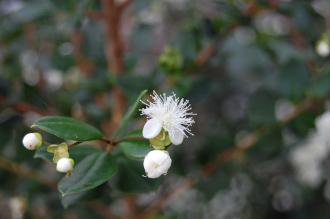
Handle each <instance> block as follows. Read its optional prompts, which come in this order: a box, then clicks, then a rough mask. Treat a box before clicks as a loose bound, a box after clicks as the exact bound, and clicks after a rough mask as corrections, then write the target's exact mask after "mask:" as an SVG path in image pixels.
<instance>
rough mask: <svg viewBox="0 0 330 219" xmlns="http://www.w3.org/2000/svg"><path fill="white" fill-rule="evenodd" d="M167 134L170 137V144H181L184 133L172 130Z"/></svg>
mask: <svg viewBox="0 0 330 219" xmlns="http://www.w3.org/2000/svg"><path fill="white" fill-rule="evenodd" d="M168 134H169V137H170V140H171V142H172V144H174V145H180V144H182V142H183V139H184V135H183V133H182V132H180V131H173V132H169V133H168Z"/></svg>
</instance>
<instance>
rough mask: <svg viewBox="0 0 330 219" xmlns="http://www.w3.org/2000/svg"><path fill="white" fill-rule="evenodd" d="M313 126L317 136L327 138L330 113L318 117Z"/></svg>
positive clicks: (329, 132) (329, 133) (329, 127)
mask: <svg viewBox="0 0 330 219" xmlns="http://www.w3.org/2000/svg"><path fill="white" fill-rule="evenodd" d="M315 126H316V130H317V132H318V133H319V134H321V135H323V136H326V137H328V136H329V135H330V111H328V112H325V113H323V114H322V115H320V116H318V117H317V118H316V120H315Z"/></svg>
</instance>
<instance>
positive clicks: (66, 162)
mask: <svg viewBox="0 0 330 219" xmlns="http://www.w3.org/2000/svg"><path fill="white" fill-rule="evenodd" d="M73 166H74V160H73V159H71V158H66V157H64V158H61V159H59V160H58V161H57V164H56V170H57V171H58V172H62V173H67V172H70V171H71V170H72V169H73Z"/></svg>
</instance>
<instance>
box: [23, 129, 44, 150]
mask: <svg viewBox="0 0 330 219" xmlns="http://www.w3.org/2000/svg"><path fill="white" fill-rule="evenodd" d="M22 143H23V145H24V147H25V148H26V149H28V150H35V149H37V148H39V147H40V146H41V144H42V137H41V135H40V134H39V133H37V132H35V133H29V134H26V135H25V136H24V137H23V140H22Z"/></svg>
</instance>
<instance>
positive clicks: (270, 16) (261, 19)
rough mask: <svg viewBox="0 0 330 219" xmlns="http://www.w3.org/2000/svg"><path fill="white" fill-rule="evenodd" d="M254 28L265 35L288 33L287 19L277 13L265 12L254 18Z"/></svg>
mask: <svg viewBox="0 0 330 219" xmlns="http://www.w3.org/2000/svg"><path fill="white" fill-rule="evenodd" d="M254 23H255V25H256V28H257V29H258V30H259V31H261V32H264V33H267V34H274V35H284V34H287V33H288V32H289V29H290V25H289V22H288V19H287V18H286V17H285V16H283V15H281V14H278V13H274V12H270V11H265V12H261V13H259V14H258V15H257V16H255V17H254Z"/></svg>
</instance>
